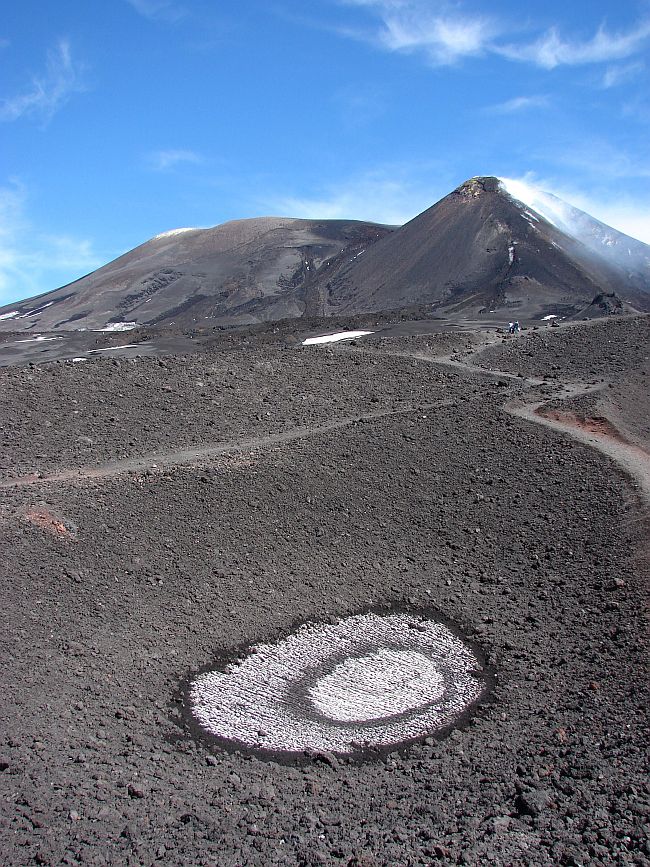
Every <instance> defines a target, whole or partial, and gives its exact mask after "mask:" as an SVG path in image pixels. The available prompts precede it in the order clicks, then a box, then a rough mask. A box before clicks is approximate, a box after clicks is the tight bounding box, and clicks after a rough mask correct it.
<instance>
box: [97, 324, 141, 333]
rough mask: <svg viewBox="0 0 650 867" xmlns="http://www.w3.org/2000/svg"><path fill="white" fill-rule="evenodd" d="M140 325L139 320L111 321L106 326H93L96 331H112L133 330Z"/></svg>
mask: <svg viewBox="0 0 650 867" xmlns="http://www.w3.org/2000/svg"><path fill="white" fill-rule="evenodd" d="M137 327H138V323H137V322H109V323H108V325H106V326H104V328H93V331H94V332H95V333H98V334H99V333H101V334H103V333H104V332H111V331H132V330H133V329H134V328H137Z"/></svg>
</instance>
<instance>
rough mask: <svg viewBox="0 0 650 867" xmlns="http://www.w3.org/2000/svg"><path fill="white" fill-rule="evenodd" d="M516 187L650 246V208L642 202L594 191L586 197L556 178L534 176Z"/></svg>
mask: <svg viewBox="0 0 650 867" xmlns="http://www.w3.org/2000/svg"><path fill="white" fill-rule="evenodd" d="M515 183H517V184H521V185H523V187H525V188H531V187H532V188H533V189H534V190H544V192H547V193H552V194H553V195H555V196H558V197H559V198H560V199H562V200H563V201H565V202H567V203H568V204H570V205H573V206H574V207H576V208H580V210H582V211H585V212H586V213H587V214H589V215H590V216H592V217H595V218H596V219H597V220H600V221H601V223H605V224H606V225H608V226H611V227H612V228H614V229H618V231H619V232H624V233H625V234H626V235H630V237H632V238H637V239H638V240H639V241H644V242H645V243H646V244H650V205H645V204H640V201H639V199H634V198H632V197H631V196H626V195H625V194H622V193H620V192H616V193H611V192H607V191H598V190H594V189H592V190H590V192H588V193H585V192H584V190H582V189H578V188H577V187H575V186H573V185H571V184H567V183H566V182H562V181H559V180H556V179H554V178H540V177H539V176H537V175H535V174H534V173H532V172H527V173H526V174H525V175H523V176H521V177H519V178H516V179H515ZM515 189H516V187H515Z"/></svg>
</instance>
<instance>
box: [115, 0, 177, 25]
mask: <svg viewBox="0 0 650 867" xmlns="http://www.w3.org/2000/svg"><path fill="white" fill-rule="evenodd" d="M127 3H128V4H129V5H130V6H132V7H133V8H134V9H135V11H136V12H137V13H138V14H139V15H142V16H143V17H144V18H149V19H150V20H151V21H170V22H174V21H180V19H181V18H184V17H185V15H186V14H187V10H186V9H185V8H184V7H183V6H181V5H179V4H178V3H176V2H174V0H127Z"/></svg>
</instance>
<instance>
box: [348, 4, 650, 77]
mask: <svg viewBox="0 0 650 867" xmlns="http://www.w3.org/2000/svg"><path fill="white" fill-rule="evenodd" d="M339 3H341V4H342V5H345V6H348V7H356V8H357V9H360V10H365V11H366V12H368V13H370V14H371V15H372V16H373V17H374V18H375V19H378V23H375V24H374V25H372V26H371V25H366V26H365V27H363V26H361V27H359V26H357V27H351V26H347V27H342V28H339V32H340V33H341V34H342V35H344V36H347V37H351V38H355V39H363V40H366V41H371V42H372V43H374V44H375V45H376V46H378V47H380V48H383V49H384V50H386V51H393V52H404V53H420V54H423V55H424V56H425V57H426V58H427V59H428V60H429V62H431V63H432V64H433V65H435V66H445V65H451V64H455V63H457V62H459V61H460V60H462V59H464V58H468V57H477V56H481V55H487V54H497V55H500V56H502V57H504V58H506V59H508V60H512V61H522V62H528V63H531V64H533V65H535V66H539V67H542V68H543V69H549V70H550V69H554V68H555V67H557V66H579V65H584V64H591V63H609V62H613V61H619V60H625V59H627V58H629V57H631V56H633V55H634V54H636V53H638V52H639V51H640V50H642V48H643V46H644V44H645V42H646V41H647V40H648V39H649V38H650V19H647V18H646V19H642V20H641V21H639V22H637V24H636V25H635V26H634V27H632V28H631V29H630V30H628V31H620V32H614V31H609V30H607V29H606V27H605V25H601V26H600V27H599V28H598V30H597V31H596V32H595V34H594V35H593V36H591V37H590V38H587V39H582V40H581V39H571V38H567V37H565V36H563V35H562V34H561V33H560V32H559V30H558V29H557V28H556V27H552V28H551V29H549V30H547V31H546V32H545V33H543V34H541V35H540V36H538V37H537V38H536V39H533V40H532V41H530V40H528V41H526V40H520V39H517V40H516V41H511V42H507V41H504V40H505V39H506V34H507V33H515V32H517V33H520V32H521V31H520V28H519V26H518V25H515V23H509V22H507V21H505V20H504V19H500V20H496V18H494V17H490V16H486V15H479V14H476V13H474V12H471V11H469V10H468V9H466V8H465V7H464V6H463V3H462V0H460V2H453V3H452V2H451V0H436V2H429V0H339Z"/></svg>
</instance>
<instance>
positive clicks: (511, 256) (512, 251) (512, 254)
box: [508, 244, 515, 265]
mask: <svg viewBox="0 0 650 867" xmlns="http://www.w3.org/2000/svg"><path fill="white" fill-rule="evenodd" d="M508 261H509V262H510V264H511V265H512V263H513V262H514V261H515V248H514V246H513V245H512V244H510V246H509V247H508Z"/></svg>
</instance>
